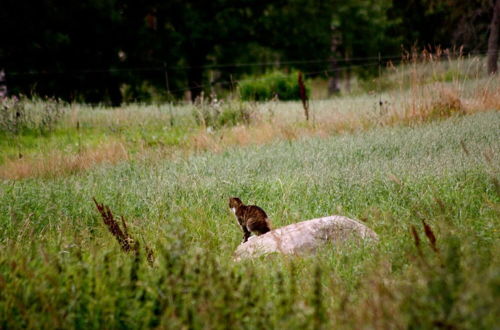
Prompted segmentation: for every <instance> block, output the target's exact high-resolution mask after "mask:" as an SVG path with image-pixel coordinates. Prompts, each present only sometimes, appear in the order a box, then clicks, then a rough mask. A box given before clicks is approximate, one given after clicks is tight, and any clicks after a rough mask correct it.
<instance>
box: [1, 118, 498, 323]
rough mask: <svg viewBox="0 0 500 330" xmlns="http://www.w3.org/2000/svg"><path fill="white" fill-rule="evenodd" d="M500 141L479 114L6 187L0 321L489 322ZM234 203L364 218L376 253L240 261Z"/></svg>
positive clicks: (362, 249) (287, 217) (280, 214)
mask: <svg viewBox="0 0 500 330" xmlns="http://www.w3.org/2000/svg"><path fill="white" fill-rule="evenodd" d="M464 146H465V148H464ZM499 147H500V115H499V113H498V112H489V113H483V114H478V115H474V116H468V117H457V118H451V119H449V120H446V121H442V122H435V123H431V124H428V125H425V126H418V127H414V128H411V127H406V128H383V129H376V130H372V131H368V132H365V133H360V134H356V135H345V136H338V137H331V138H327V139H304V140H299V141H296V142H293V143H288V142H280V143H274V144H271V145H267V146H262V147H249V148H240V149H230V150H227V151H225V152H223V153H220V154H212V153H206V154H200V155H196V156H192V157H190V158H189V159H183V160H177V161H171V160H165V161H157V160H154V161H151V162H149V161H147V160H146V161H130V162H124V163H121V164H118V165H116V166H111V165H103V166H99V167H96V168H94V169H92V170H90V171H88V172H84V173H81V174H78V175H74V176H69V177H64V178H59V179H27V180H22V181H4V182H3V183H1V184H0V225H1V227H0V233H1V234H0V235H1V236H0V237H1V246H0V248H1V249H2V251H3V252H2V254H1V256H0V276H1V278H0V288H1V290H2V294H1V295H0V297H1V298H0V325H1V326H2V327H9V328H10V327H25V326H31V327H39V326H44V327H76V328H102V327H109V328H116V327H131V328H135V327H148V326H151V327H152V326H161V327H166V328H179V327H182V326H186V327H194V328H234V327H236V328H298V327H306V328H318V327H321V326H323V327H325V328H331V327H348V328H359V327H367V326H369V327H380V328H387V327H390V326H393V327H408V326H413V327H417V328H430V327H437V326H453V327H458V328H460V327H464V328H478V327H479V328H491V327H493V326H494V324H495V318H494V317H493V315H495V313H496V312H498V310H497V309H498V308H497V307H495V306H496V305H495V304H494V302H495V300H498V296H499V295H498V293H499V289H498V288H499V287H498V280H497V278H498V272H499V271H500V270H499V262H498V257H497V255H498V252H499V251H498V239H499V233H500V232H499V203H500V196H499V191H498V189H499V187H498V173H499V172H498V171H499V167H498V164H500V156H499V149H500V148H499ZM93 196H95V197H96V199H97V200H98V201H101V202H104V203H105V204H107V205H109V206H110V207H111V209H112V210H113V211H114V213H115V214H117V215H123V216H125V217H126V219H127V220H128V223H129V227H130V230H131V232H132V233H133V236H134V237H135V238H136V239H137V240H138V241H140V243H141V245H142V246H145V245H148V246H149V247H151V248H152V249H153V250H154V251H155V256H156V261H155V263H154V265H153V266H152V267H150V266H148V264H147V263H146V262H145V261H144V259H145V258H144V253H142V256H140V258H139V259H138V261H135V260H136V259H135V258H134V256H133V254H130V255H127V254H125V253H123V252H122V251H120V249H119V246H118V244H117V242H116V241H114V238H113V237H112V236H111V234H109V232H107V231H106V229H105V228H104V225H103V224H102V221H101V219H100V218H99V215H98V213H97V211H96V209H95V206H94V205H93V203H92V200H91V198H92V197H93ZM230 196H239V197H240V198H241V199H242V200H243V201H244V202H247V203H252V204H257V205H259V206H261V207H262V208H264V209H265V210H266V212H267V213H268V214H269V216H270V217H271V220H272V222H273V225H274V226H275V227H279V226H282V225H286V224H289V223H294V222H298V221H301V220H306V219H310V218H315V217H321V216H326V215H330V214H342V215H346V216H350V217H353V218H356V219H362V220H363V221H365V222H366V224H367V225H368V226H370V227H371V228H373V229H374V230H375V231H376V232H377V233H378V234H379V236H380V243H379V244H378V245H377V246H373V245H367V246H360V245H356V244H350V245H348V246H345V247H327V248H325V249H322V251H320V253H319V254H318V255H316V256H311V257H286V258H285V257H279V256H269V257H266V258H261V259H259V260H255V261H249V262H244V263H240V264H235V263H234V262H233V261H232V258H231V255H232V252H233V251H234V249H235V248H236V246H237V245H238V244H239V241H240V240H241V236H242V234H241V233H240V230H239V228H238V226H237V225H236V222H235V220H234V219H233V218H232V214H231V213H230V212H229V209H228V207H227V199H228V197H230ZM422 220H425V221H426V223H428V224H430V225H431V227H432V228H433V230H434V233H435V235H436V237H437V244H438V248H439V252H438V253H435V252H433V251H432V250H431V249H430V248H429V246H428V245H429V244H427V241H426V238H425V235H424V232H423V230H422V224H421V221H422ZM411 225H413V226H415V228H416V229H417V231H418V232H419V233H420V238H421V245H420V252H419V250H418V249H417V248H416V247H415V245H414V243H413V239H412V237H411V235H410V231H409V230H410V226H411ZM141 251H142V250H141ZM497 315H498V313H497Z"/></svg>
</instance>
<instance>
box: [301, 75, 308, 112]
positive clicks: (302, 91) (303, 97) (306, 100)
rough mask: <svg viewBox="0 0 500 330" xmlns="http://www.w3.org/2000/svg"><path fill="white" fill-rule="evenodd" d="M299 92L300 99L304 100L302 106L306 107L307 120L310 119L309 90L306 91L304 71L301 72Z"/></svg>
mask: <svg viewBox="0 0 500 330" xmlns="http://www.w3.org/2000/svg"><path fill="white" fill-rule="evenodd" d="M299 94H300V99H301V100H302V106H303V107H304V113H305V115H306V120H307V121H309V100H308V99H307V91H306V86H305V85H304V79H303V77H302V72H299Z"/></svg>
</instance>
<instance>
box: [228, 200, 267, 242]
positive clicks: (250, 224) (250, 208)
mask: <svg viewBox="0 0 500 330" xmlns="http://www.w3.org/2000/svg"><path fill="white" fill-rule="evenodd" d="M229 208H230V209H231V211H233V213H234V215H235V216H236V219H237V220H238V223H239V224H240V226H241V229H242V230H243V242H242V243H245V242H246V241H248V239H249V238H250V235H251V234H252V233H254V234H256V235H262V234H265V233H267V232H268V231H270V230H271V225H270V223H269V218H268V217H267V214H266V212H264V210H263V209H261V208H260V207H258V206H256V205H245V204H243V202H242V201H241V200H240V199H239V198H238V197H231V198H229Z"/></svg>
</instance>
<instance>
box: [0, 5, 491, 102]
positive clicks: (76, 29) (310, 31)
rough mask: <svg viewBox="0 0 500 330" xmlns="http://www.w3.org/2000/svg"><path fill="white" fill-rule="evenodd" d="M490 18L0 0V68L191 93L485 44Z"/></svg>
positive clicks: (460, 8)
mask: <svg viewBox="0 0 500 330" xmlns="http://www.w3.org/2000/svg"><path fill="white" fill-rule="evenodd" d="M492 15H493V2H492V1H491V0H469V1H463V0H444V1H436V0H409V1H396V0H355V1H354V0H353V1H340V0H334V1H323V0H273V1H268V0H232V1H227V0H214V1H184V0H183V1H179V0H170V1H155V0H148V1H139V0H122V1H118V0H86V1H62V0H39V1H29V2H28V1H16V0H4V1H3V2H2V8H1V10H0V31H2V38H1V40H2V41H1V43H0V70H1V69H3V70H4V71H5V73H6V78H5V82H6V85H7V87H8V90H9V93H10V94H19V93H22V94H28V95H31V94H38V95H48V96H56V97H60V98H62V99H64V100H70V101H85V102H108V103H110V104H114V105H117V104H120V103H121V102H123V101H148V100H149V99H150V98H151V96H152V93H159V94H161V95H163V96H164V97H170V98H181V97H182V96H183V95H185V93H186V91H187V90H188V91H189V92H190V97H191V98H192V99H194V98H196V97H197V96H198V95H199V94H200V93H201V92H202V91H203V90H204V89H206V87H207V86H209V85H210V84H217V83H219V84H221V82H224V84H225V85H224V84H223V85H224V87H225V88H227V90H230V89H231V88H234V84H233V83H227V82H233V81H237V80H239V79H241V78H242V77H245V76H247V75H255V74H259V73H264V72H266V71H269V70H273V69H280V70H285V71H287V70H290V71H291V70H302V71H304V72H311V73H313V75H314V74H317V75H322V74H323V75H324V74H325V73H329V74H331V75H335V74H336V72H337V71H336V68H338V67H341V66H347V65H348V66H353V65H358V66H357V67H356V66H354V70H356V68H358V71H357V72H356V71H355V72H354V73H355V74H358V75H359V74H361V76H363V75H366V74H367V72H368V73H369V72H370V71H369V70H367V68H370V67H368V66H362V64H363V63H367V62H368V61H372V62H373V59H374V58H377V56H378V55H379V54H382V56H384V57H385V56H398V55H399V54H401V50H402V47H404V48H405V49H409V48H411V47H412V46H416V47H428V46H431V47H433V46H437V45H440V46H442V47H453V46H463V47H464V50H465V51H466V52H482V53H485V52H486V48H487V43H488V29H489V26H490V22H491V20H492ZM371 69H373V72H376V67H371ZM336 88H337V87H336V86H330V89H331V90H332V91H334V90H335V89H336ZM167 91H169V93H167ZM124 97H125V98H126V100H124Z"/></svg>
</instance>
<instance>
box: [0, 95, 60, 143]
mask: <svg viewBox="0 0 500 330" xmlns="http://www.w3.org/2000/svg"><path fill="white" fill-rule="evenodd" d="M63 114H64V108H63V103H62V102H61V101H59V100H56V99H51V98H46V99H33V100H30V99H28V98H27V97H25V96H21V98H17V97H15V96H14V97H12V98H5V99H3V100H1V101H0V131H2V132H8V133H11V134H20V133H22V132H23V131H26V130H37V131H40V133H41V134H44V133H47V132H50V131H52V130H53V129H54V128H55V126H56V124H57V123H58V122H59V120H60V119H61V118H62V116H63Z"/></svg>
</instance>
